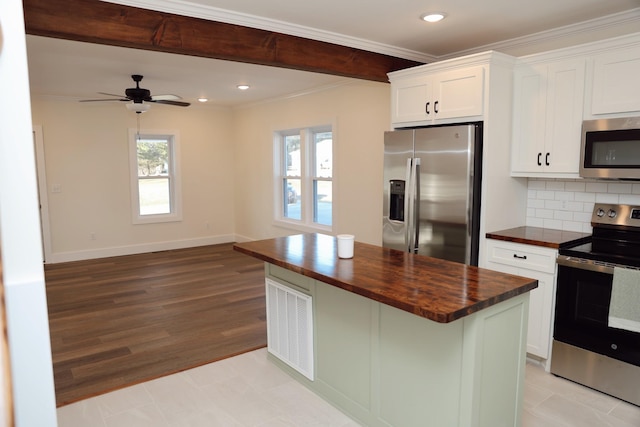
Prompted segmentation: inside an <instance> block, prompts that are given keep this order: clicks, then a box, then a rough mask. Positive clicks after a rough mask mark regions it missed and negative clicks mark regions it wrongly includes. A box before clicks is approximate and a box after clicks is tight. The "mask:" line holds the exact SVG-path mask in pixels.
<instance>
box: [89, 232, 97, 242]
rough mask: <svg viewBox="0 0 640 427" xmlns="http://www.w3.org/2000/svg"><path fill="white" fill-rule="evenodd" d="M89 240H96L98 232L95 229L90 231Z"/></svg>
mask: <svg viewBox="0 0 640 427" xmlns="http://www.w3.org/2000/svg"><path fill="white" fill-rule="evenodd" d="M89 240H96V233H94V232H93V231H92V232H91V233H89Z"/></svg>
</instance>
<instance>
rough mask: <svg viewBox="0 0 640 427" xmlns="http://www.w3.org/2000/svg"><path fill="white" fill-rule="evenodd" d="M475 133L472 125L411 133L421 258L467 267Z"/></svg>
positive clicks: (435, 128)
mask: <svg viewBox="0 0 640 427" xmlns="http://www.w3.org/2000/svg"><path fill="white" fill-rule="evenodd" d="M474 132H475V128H474V126H472V125H463V126H444V127H434V128H425V129H417V130H416V131H415V142H414V145H415V154H414V156H415V157H416V158H417V159H419V160H418V161H419V164H420V173H419V177H420V182H419V183H418V187H419V189H420V194H419V196H418V197H419V204H418V207H417V211H418V219H417V227H418V236H419V237H418V253H419V254H422V255H427V256H433V257H436V258H442V259H447V260H450V261H457V262H462V263H467V264H468V263H469V261H470V260H469V257H470V244H471V242H470V240H471V235H470V231H469V230H470V227H469V221H470V212H471V210H472V188H473V181H472V180H473V154H474V153H473V148H474V147H473V143H474V135H475V133H474Z"/></svg>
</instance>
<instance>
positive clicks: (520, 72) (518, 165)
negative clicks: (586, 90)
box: [511, 67, 547, 173]
mask: <svg viewBox="0 0 640 427" xmlns="http://www.w3.org/2000/svg"><path fill="white" fill-rule="evenodd" d="M514 85H515V87H514V102H513V108H514V115H513V138H512V141H511V144H512V150H511V171H512V172H513V173H527V172H540V171H541V166H542V161H543V159H542V156H543V152H544V138H545V131H544V129H545V120H546V114H545V110H546V103H547V69H546V67H522V68H519V69H517V70H516V72H515V76H514Z"/></svg>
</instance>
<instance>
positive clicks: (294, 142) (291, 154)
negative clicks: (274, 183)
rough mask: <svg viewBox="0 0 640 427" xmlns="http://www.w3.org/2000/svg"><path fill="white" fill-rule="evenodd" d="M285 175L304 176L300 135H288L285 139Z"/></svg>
mask: <svg viewBox="0 0 640 427" xmlns="http://www.w3.org/2000/svg"><path fill="white" fill-rule="evenodd" d="M284 155H285V165H286V167H285V171H284V173H285V175H286V176H302V164H301V162H300V160H301V158H302V157H301V155H300V135H288V136H285V137H284Z"/></svg>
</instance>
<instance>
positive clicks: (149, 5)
mask: <svg viewBox="0 0 640 427" xmlns="http://www.w3.org/2000/svg"><path fill="white" fill-rule="evenodd" d="M101 1H105V2H107V3H116V4H121V5H125V6H131V7H137V8H141V9H149V10H155V11H159V12H166V13H172V14H175V15H182V16H189V17H192V18H200V19H206V20H210V21H217V22H224V23H227V24H235V25H241V26H245V27H251V28H256V29H261V30H268V31H273V32H277V33H282V34H288V35H292V36H297V37H303V38H307V39H312V40H318V41H323V42H327V43H333V44H336V45H341V46H347V47H353V48H357V49H361V50H365V51H369V52H376V53H380V54H385V55H389V56H395V57H398V58H404V59H409V60H413V61H418V62H423V63H431V62H436V61H441V60H443V59H449V58H454V57H458V56H464V55H469V54H473V53H478V52H485V51H488V50H495V51H500V52H507V53H508V52H509V51H511V50H519V49H520V50H522V49H525V50H531V51H536V46H538V45H543V44H545V43H549V42H556V43H559V44H562V40H563V39H570V38H573V37H576V36H581V35H588V34H589V33H591V32H594V31H596V32H597V31H600V30H607V29H611V28H615V27H617V26H620V25H629V24H632V23H634V22H638V23H639V27H640V7H638V8H635V9H630V10H627V11H624V12H619V13H615V14H612V15H607V16H603V17H600V18H596V19H592V20H589V21H584V22H580V23H577V24H572V25H567V26H564V27H559V28H555V29H552V30H549V31H542V32H539V33H535V34H531V35H528V36H523V37H516V38H513V39H510V40H505V41H501V42H497V43H491V44H487V45H484V46H479V47H476V48H473V49H468V50H463V51H459V52H455V53H453V54H447V55H441V56H437V55H431V54H428V53H425V52H417V51H413V50H409V49H404V48H400V47H397V46H390V45H386V44H383V43H377V42H373V41H370V40H364V39H360V38H356V37H351V36H347V35H344V34H338V33H333V32H329V31H324V30H320V29H316V28H309V27H304V26H301V25H297V24H293V23H289V22H284V21H278V20H274V19H268V18H264V17H260V16H256V15H250V14H245V13H240V12H234V11H230V10H227V9H220V8H216V7H212V6H205V5H202V4H196V3H192V2H189V1H185V0H101Z"/></svg>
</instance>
